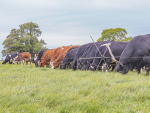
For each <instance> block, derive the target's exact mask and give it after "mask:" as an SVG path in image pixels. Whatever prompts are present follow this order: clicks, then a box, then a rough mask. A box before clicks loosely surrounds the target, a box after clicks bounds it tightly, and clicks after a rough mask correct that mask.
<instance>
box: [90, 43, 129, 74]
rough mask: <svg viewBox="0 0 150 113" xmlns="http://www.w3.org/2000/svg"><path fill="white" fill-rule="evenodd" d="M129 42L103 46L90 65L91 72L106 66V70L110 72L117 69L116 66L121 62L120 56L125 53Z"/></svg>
mask: <svg viewBox="0 0 150 113" xmlns="http://www.w3.org/2000/svg"><path fill="white" fill-rule="evenodd" d="M127 44H128V42H116V41H112V42H110V43H105V44H103V45H101V47H100V48H99V51H100V53H101V54H100V53H99V51H97V52H96V54H95V56H94V57H98V58H94V60H93V62H92V63H91V64H90V70H96V69H97V68H103V64H105V66H106V69H107V70H108V69H109V68H110V67H112V71H113V70H114V68H115V64H116V62H117V61H119V58H120V55H121V53H122V52H123V50H124V48H125V47H126V45H127Z"/></svg>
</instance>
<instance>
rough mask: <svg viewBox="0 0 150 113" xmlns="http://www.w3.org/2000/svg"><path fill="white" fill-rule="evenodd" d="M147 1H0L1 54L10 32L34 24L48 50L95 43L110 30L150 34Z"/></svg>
mask: <svg viewBox="0 0 150 113" xmlns="http://www.w3.org/2000/svg"><path fill="white" fill-rule="evenodd" d="M149 6H150V0H0V51H1V50H2V49H3V45H2V43H3V41H4V40H5V39H6V36H7V35H8V34H9V33H10V31H11V29H13V28H16V29H18V28H19V25H20V24H23V23H26V22H31V21H32V22H34V23H37V24H38V25H39V26H40V30H41V31H42V35H41V36H40V37H39V39H41V38H42V39H44V40H45V42H46V43H47V47H48V48H55V47H59V46H64V45H70V44H72V45H82V44H86V43H89V42H92V40H91V38H90V36H92V37H93V39H94V40H95V41H96V40H97V39H98V38H99V37H101V32H102V30H104V29H109V28H117V27H121V28H125V29H126V31H127V32H128V36H133V37H134V36H137V35H144V34H149V33H150V7H149ZM0 57H1V55H0Z"/></svg>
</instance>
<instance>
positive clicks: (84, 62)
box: [78, 41, 109, 70]
mask: <svg viewBox="0 0 150 113" xmlns="http://www.w3.org/2000/svg"><path fill="white" fill-rule="evenodd" d="M108 42H109V41H99V42H96V43H95V44H96V45H95V44H94V43H93V44H92V45H90V47H89V48H88V49H87V50H86V51H85V52H84V53H83V55H82V57H80V59H79V60H78V62H79V63H78V67H80V68H81V69H82V70H88V69H89V67H90V63H92V62H93V59H94V56H95V54H96V52H97V51H98V48H99V47H100V46H101V45H102V44H105V43H108Z"/></svg>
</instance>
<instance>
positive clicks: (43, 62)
mask: <svg viewBox="0 0 150 113" xmlns="http://www.w3.org/2000/svg"><path fill="white" fill-rule="evenodd" d="M54 51H55V49H49V50H46V51H45V52H44V53H43V55H42V57H41V59H40V60H39V62H38V63H39V66H40V67H44V66H45V65H46V67H49V62H50V61H51V58H52V56H53V54H54Z"/></svg>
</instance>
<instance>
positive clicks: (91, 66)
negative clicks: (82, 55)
mask: <svg viewBox="0 0 150 113" xmlns="http://www.w3.org/2000/svg"><path fill="white" fill-rule="evenodd" d="M96 67H97V66H96V65H94V64H91V65H90V67H89V69H90V70H92V71H95V70H96Z"/></svg>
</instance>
